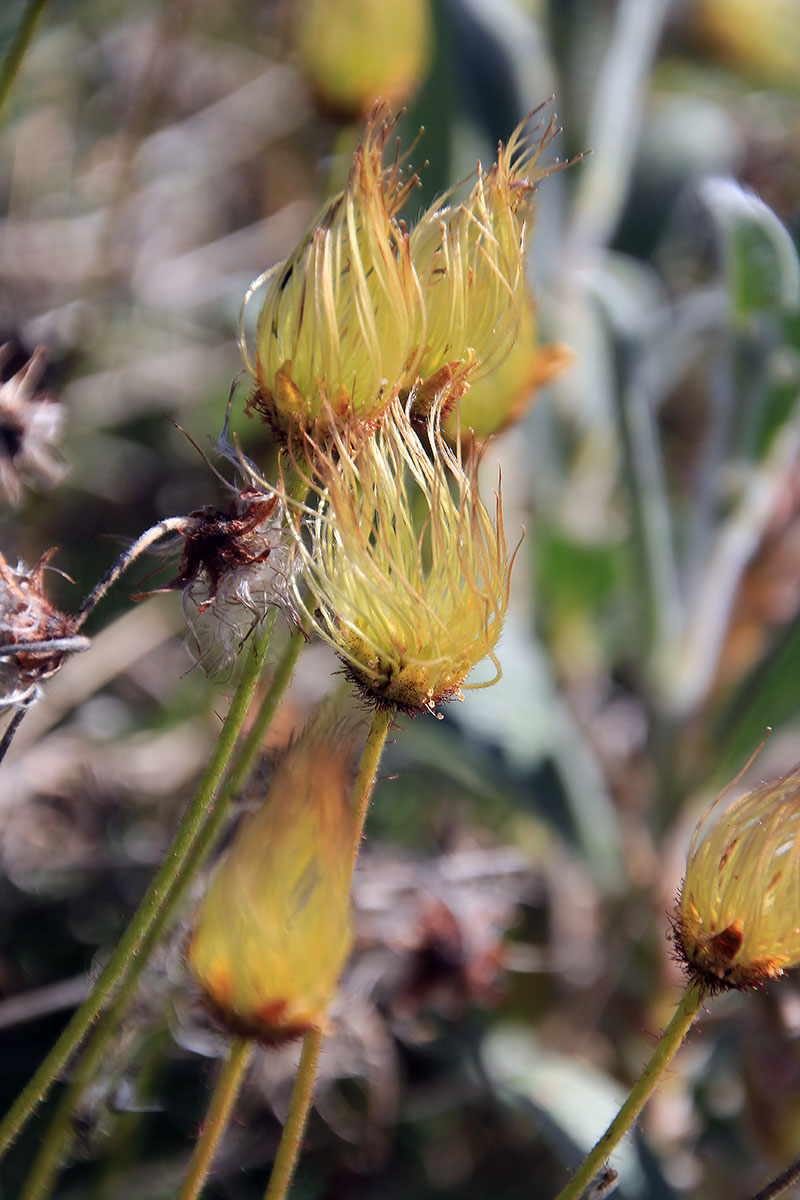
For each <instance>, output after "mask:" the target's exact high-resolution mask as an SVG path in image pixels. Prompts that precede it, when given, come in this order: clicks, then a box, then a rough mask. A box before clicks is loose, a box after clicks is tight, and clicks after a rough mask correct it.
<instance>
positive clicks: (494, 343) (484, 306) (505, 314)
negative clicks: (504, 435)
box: [411, 121, 556, 393]
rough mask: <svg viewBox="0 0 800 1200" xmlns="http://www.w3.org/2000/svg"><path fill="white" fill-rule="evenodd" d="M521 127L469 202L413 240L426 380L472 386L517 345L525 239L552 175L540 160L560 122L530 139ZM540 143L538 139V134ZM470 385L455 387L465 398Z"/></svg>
mask: <svg viewBox="0 0 800 1200" xmlns="http://www.w3.org/2000/svg"><path fill="white" fill-rule="evenodd" d="M526 125H527V122H523V124H522V125H520V126H519V127H518V128H517V129H516V130H515V132H514V133H513V134H512V136H511V138H510V139H509V142H508V145H507V146H504V145H503V144H502V142H501V143H500V146H499V147H498V154H497V162H496V163H494V164H493V165H492V166H491V167H490V168H489V170H488V171H484V170H483V169H482V168H481V166H480V164H479V165H478V177H477V181H476V183H475V185H474V187H473V189H472V192H471V193H470V195H469V197H468V198H467V200H465V201H464V203H463V204H458V205H445V206H443V205H441V204H437V205H434V206H433V208H431V209H429V210H428V212H427V213H425V214H424V215H423V216H422V217H421V218H420V220H419V222H418V223H417V225H416V226H415V227H414V229H413V230H412V233H411V257H412V259H413V262H414V266H415V268H416V270H417V274H418V275H419V279H420V283H421V285H422V290H423V296H424V302H425V333H424V347H423V351H422V355H421V360H420V363H419V367H418V370H419V374H420V376H421V379H422V380H423V387H424V386H425V381H427V380H430V379H431V378H435V377H436V376H437V373H438V372H441V371H442V369H443V368H445V367H446V366H448V365H449V366H450V373H451V375H455V377H456V378H457V379H458V378H462V380H463V377H464V376H466V377H468V378H469V379H470V380H472V379H473V378H479V377H480V376H481V375H483V374H486V373H487V372H489V371H491V370H492V369H493V368H494V367H495V366H497V364H498V363H500V362H502V360H503V359H504V358H505V357H506V356H507V355H508V353H509V352H510V350H511V348H512V346H513V345H514V343H515V341H516V339H517V334H518V331H519V324H520V311H521V309H522V308H523V306H524V304H525V301H526V296H525V272H524V256H525V234H526V225H527V222H528V219H529V217H530V211H531V196H532V193H533V191H534V186H535V181H536V180H537V179H538V178H541V177H542V176H543V175H545V174H547V173H548V170H551V169H553V168H552V167H550V168H546V167H545V168H542V167H538V166H537V164H538V161H539V159H540V157H541V155H542V153H543V152H544V150H545V149H546V148H547V146H549V145H550V143H551V142H552V140H553V138H554V136H555V133H556V129H555V123H554V121H550V123H549V124H548V125H547V126H546V128H545V129H544V132H541V126H537V127H536V129H534V130H533V131H529V132H526ZM536 132H539V134H540V136H539V137H537V138H535V139H534V138H533V137H532V134H533V133H536ZM464 386H465V382H463V381H462V383H461V386H460V387H459V386H457V385H456V388H455V390H456V393H458V392H460V391H463V389H464Z"/></svg>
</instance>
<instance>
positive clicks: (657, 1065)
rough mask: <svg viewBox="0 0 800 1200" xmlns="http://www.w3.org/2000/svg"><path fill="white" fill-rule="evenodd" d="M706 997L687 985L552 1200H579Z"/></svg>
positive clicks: (678, 1045) (643, 1099) (678, 1044)
mask: <svg viewBox="0 0 800 1200" xmlns="http://www.w3.org/2000/svg"><path fill="white" fill-rule="evenodd" d="M706 994H707V993H706V992H705V990H704V989H703V988H702V987H700V986H699V985H698V984H697V983H694V982H692V983H690V984H689V985H688V987H687V988H686V991H685V992H684V993H683V996H682V998H681V1002H680V1004H679V1005H678V1007H677V1008H676V1010H675V1013H674V1015H673V1017H672V1020H671V1021H670V1023H669V1025H668V1026H667V1028H666V1029H665V1030H664V1032H663V1033H662V1035H661V1038H660V1039H659V1042H658V1045H657V1046H656V1048H655V1050H654V1051H653V1054H652V1057H651V1058H650V1061H649V1062H648V1064H647V1066H646V1067H645V1069H644V1071H642V1074H641V1075H640V1076H639V1079H638V1080H637V1082H636V1083H635V1084H634V1087H633V1090H632V1091H631V1093H630V1095H629V1096H628V1099H627V1100H626V1101H625V1103H624V1104H623V1106H622V1108H621V1109H620V1110H619V1112H618V1113H617V1115H616V1117H615V1118H614V1120H613V1121H612V1122H611V1124H610V1125H609V1127H608V1129H607V1130H606V1131H605V1133H604V1134H603V1136H602V1137H601V1138H600V1140H599V1142H598V1143H597V1145H596V1146H595V1147H594V1149H593V1150H591V1152H590V1153H589V1156H588V1157H587V1158H586V1159H584V1161H583V1162H582V1163H581V1165H580V1166H579V1167H578V1169H577V1171H576V1172H575V1174H574V1175H573V1176H572V1179H570V1181H569V1183H568V1184H567V1186H566V1187H565V1188H563V1189H562V1190H561V1191H560V1192H559V1193H558V1196H557V1197H556V1200H580V1197H581V1196H582V1195H583V1193H584V1192H585V1190H586V1188H587V1187H588V1186H589V1184H590V1183H591V1182H592V1180H593V1179H594V1177H595V1175H597V1173H598V1172H599V1171H600V1169H601V1167H602V1166H603V1163H604V1162H605V1161H606V1159H607V1158H608V1156H609V1155H610V1154H611V1153H612V1151H613V1150H615V1149H616V1147H617V1146H618V1145H619V1143H620V1142H621V1141H622V1139H623V1137H624V1136H625V1134H626V1133H627V1131H628V1129H629V1128H630V1127H631V1125H632V1124H633V1122H634V1121H635V1120H636V1118H637V1116H638V1115H639V1113H640V1112H641V1110H642V1108H643V1107H644V1105H645V1104H646V1103H647V1101H648V1100H649V1099H650V1096H651V1095H652V1094H653V1092H654V1091H655V1089H656V1085H657V1083H658V1081H659V1079H660V1078H661V1076H662V1075H663V1073H664V1071H665V1070H666V1068H667V1067H668V1066H669V1064H670V1063H671V1062H672V1059H673V1058H674V1056H675V1054H676V1052H677V1050H678V1048H679V1047H680V1045H681V1042H682V1041H683V1039H684V1038H685V1037H686V1035H687V1033H688V1032H689V1030H690V1029H691V1027H692V1025H693V1023H694V1019H695V1017H696V1016H697V1013H698V1010H699V1008H700V1005H701V1004H702V1003H703V1000H704V998H705V996H706Z"/></svg>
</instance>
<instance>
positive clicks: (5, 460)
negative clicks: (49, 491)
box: [0, 346, 65, 505]
mask: <svg viewBox="0 0 800 1200" xmlns="http://www.w3.org/2000/svg"><path fill="white" fill-rule="evenodd" d="M8 357H9V347H8V346H3V347H0V367H1V366H2V365H3V363H4V362H6V361H7V360H8ZM44 363H45V352H44V349H43V348H42V347H41V346H40V347H39V349H38V350H37V351H36V352H35V354H33V355H32V357H31V358H30V359H29V360H28V362H27V363H26V364H25V366H24V367H22V369H21V370H19V371H17V373H16V375H12V376H11V378H10V379H7V380H5V382H4V383H0V493H2V495H3V496H4V498H5V500H6V502H7V503H8V504H12V505H17V504H19V502H20V500H21V499H22V488H23V483H24V482H25V481H28V480H29V481H32V482H35V483H47V484H53V483H58V481H59V480H60V479H61V478H62V476H63V475H64V470H65V468H64V465H63V463H61V462H60V461H59V460H58V459H57V458H56V457H55V456H54V454H53V447H54V445H55V444H56V442H57V441H58V439H59V437H60V435H61V427H62V424H63V409H62V408H61V406H60V405H58V404H55V403H54V402H53V401H52V400H49V399H48V398H47V397H46V396H45V395H43V394H41V393H39V394H36V393H35V391H34V389H35V387H36V385H37V383H38V382H39V380H40V378H41V375H42V371H43V369H44Z"/></svg>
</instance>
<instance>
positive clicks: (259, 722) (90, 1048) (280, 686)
mask: <svg viewBox="0 0 800 1200" xmlns="http://www.w3.org/2000/svg"><path fill="white" fill-rule="evenodd" d="M271 628H272V625H271V624H270V625H269V626H268V628H267V629H266V630H265V632H264V638H265V639H268V637H269V634H270V632H271ZM304 640H305V639H304V638H303V635H302V633H300V632H297V633H293V634H292V636H291V637H290V638H289V642H288V644H287V646H286V649H285V650H284V652H283V654H282V656H281V658H280V659H279V661H278V665H277V667H276V668H275V672H274V674H273V677H272V681H271V683H270V686H269V688H268V690H267V693H266V695H265V696H264V699H263V700H262V702H261V704H260V706H259V710H258V713H257V714H256V717H255V719H254V721H253V723H252V725H251V727H250V730H249V732H248V734H247V737H246V738H245V739H244V742H243V743H242V746H241V749H240V750H239V753H238V754H237V756H236V758H235V760H234V763H233V766H232V768H231V770H230V773H229V775H228V778H227V779H226V780H225V784H224V786H223V787H222V789H221V790H220V793H219V796H218V797H217V800H216V803H215V804H214V805H213V806H210V807H209V808H208V810H207V812H206V819H205V821H204V822H203V824H202V825H201V826H200V827H199V829H198V832H197V837H196V839H195V841H194V843H193V845H192V847H191V848H190V851H189V853H188V854H187V857H186V859H185V861H184V863H183V867H182V869H181V871H180V872H179V873H178V874H177V875H176V876H175V878H174V880H173V883H172V886H171V888H170V889H169V890H168V892H167V893H166V894H165V896H164V898H163V901H162V904H161V906H160V908H159V910H158V912H157V913H156V914H155V918H154V920H153V921H152V924H151V925H150V927H149V928H148V930H147V931H146V933H145V936H144V937H143V939H142V942H141V944H140V946H139V949H138V952H137V954H136V957H135V958H134V959H133V960H132V962H131V964H130V967H129V969H128V973H127V975H126V976H125V978H124V980H122V981H121V983H120V985H119V987H118V988H117V991H116V993H115V996H114V1000H113V1003H112V1005H111V1007H110V1008H109V1009H108V1011H107V1012H106V1014H105V1016H104V1020H103V1022H102V1024H101V1025H98V1027H97V1029H96V1030H95V1031H94V1034H93V1036H92V1037H91V1039H90V1041H89V1043H88V1045H87V1046H86V1048H85V1050H84V1053H83V1056H82V1058H81V1061H80V1066H79V1068H78V1072H77V1074H76V1077H75V1080H74V1081H73V1083H72V1085H71V1086H70V1088H69V1090H68V1092H67V1093H66V1094H65V1095H64V1096H63V1097H62V1099H61V1101H60V1103H59V1107H58V1109H57V1111H56V1114H55V1116H54V1118H53V1123H52V1125H51V1127H50V1129H49V1130H48V1133H47V1136H46V1137H45V1139H44V1141H43V1143H42V1148H41V1150H40V1152H39V1157H38V1159H37V1161H36V1162H35V1164H34V1167H33V1171H32V1173H31V1176H30V1179H29V1182H28V1188H29V1189H30V1188H31V1187H32V1181H33V1180H34V1179H36V1188H37V1190H35V1191H34V1190H31V1191H30V1192H29V1193H26V1194H25V1197H24V1200H44V1197H46V1196H47V1195H49V1193H50V1191H51V1190H52V1185H53V1181H54V1179H55V1176H56V1172H57V1170H58V1163H59V1160H60V1159H61V1156H62V1154H63V1152H64V1149H65V1144H66V1141H67V1139H68V1138H69V1136H70V1130H71V1118H72V1114H73V1112H74V1111H75V1108H76V1106H77V1102H78V1100H79V1098H80V1096H81V1095H82V1093H83V1090H84V1088H85V1087H86V1085H87V1083H88V1082H89V1081H90V1080H91V1079H92V1077H93V1076H94V1074H95V1072H96V1070H97V1069H98V1067H99V1066H100V1064H101V1062H102V1061H103V1058H104V1056H105V1054H106V1050H107V1047H108V1042H109V1040H110V1039H111V1037H113V1035H114V1032H115V1030H116V1028H117V1026H118V1023H119V1020H120V1018H121V1016H122V1014H123V1012H124V1010H125V1008H126V1007H127V1004H128V1002H129V1000H130V999H131V996H132V994H133V992H134V989H135V987H136V985H137V983H138V981H139V976H140V975H141V973H142V971H143V969H144V967H145V966H146V964H147V962H148V960H149V958H150V955H151V954H152V952H153V950H154V949H155V947H156V946H157V944H158V942H159V940H160V938H161V935H162V933H163V932H164V929H165V928H166V926H167V924H168V922H169V920H170V919H171V917H172V916H173V914H174V912H175V909H176V907H177V905H178V904H179V903H180V901H181V899H182V898H183V896H184V894H185V891H186V888H187V887H188V885H189V883H190V882H191V880H192V878H193V876H194V872H195V871H196V869H197V868H198V867H199V866H200V864H201V863H202V861H203V859H204V858H205V856H206V854H207V853H208V851H209V850H210V848H211V847H212V845H213V844H214V842H215V841H216V838H217V835H218V833H219V832H220V830H221V828H222V825H223V823H224V821H225V818H226V817H227V814H228V810H229V808H230V804H231V801H232V800H233V798H234V797H235V796H236V795H237V793H238V792H239V791H240V790H241V788H242V786H243V784H244V782H245V780H246V778H247V775H248V774H249V771H250V768H251V767H252V765H253V762H254V761H255V758H256V756H257V754H258V752H259V751H260V749H261V745H262V742H263V740H264V735H265V734H266V732H267V729H268V728H269V725H270V723H271V721H272V718H273V716H274V715H275V710H276V709H277V707H278V703H279V701H280V699H281V697H282V696H283V693H284V691H285V690H286V685H287V684H288V682H289V679H290V678H291V675H292V671H293V669H294V665H295V663H296V662H297V658H298V655H299V653H300V650H301V649H302V647H303V644H304ZM76 1015H77V1014H76Z"/></svg>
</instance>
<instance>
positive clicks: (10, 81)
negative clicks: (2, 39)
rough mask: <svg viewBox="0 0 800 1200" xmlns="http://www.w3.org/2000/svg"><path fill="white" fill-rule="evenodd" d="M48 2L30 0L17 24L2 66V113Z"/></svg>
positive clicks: (0, 92)
mask: <svg viewBox="0 0 800 1200" xmlns="http://www.w3.org/2000/svg"><path fill="white" fill-rule="evenodd" d="M46 3H47V0H28V4H27V5H26V6H25V11H24V12H23V14H22V17H21V18H20V22H19V25H18V26H17V32H16V33H15V34H14V37H13V38H12V40H11V45H10V46H9V48H8V54H7V55H6V56H5V59H4V60H3V63H2V65H1V66H0V114H2V112H3V109H4V108H5V103H6V100H7V99H8V97H9V93H10V92H11V88H12V87H13V85H14V80H15V79H16V77H17V72H18V71H19V68H20V66H21V64H22V60H23V58H24V57H25V52H26V50H27V49H28V46H29V45H30V42H31V38H32V37H33V32H34V30H35V29H36V25H37V23H38V20H39V18H40V17H41V15H42V13H43V12H44V6H45V4H46Z"/></svg>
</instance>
